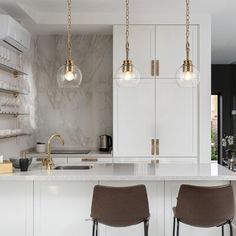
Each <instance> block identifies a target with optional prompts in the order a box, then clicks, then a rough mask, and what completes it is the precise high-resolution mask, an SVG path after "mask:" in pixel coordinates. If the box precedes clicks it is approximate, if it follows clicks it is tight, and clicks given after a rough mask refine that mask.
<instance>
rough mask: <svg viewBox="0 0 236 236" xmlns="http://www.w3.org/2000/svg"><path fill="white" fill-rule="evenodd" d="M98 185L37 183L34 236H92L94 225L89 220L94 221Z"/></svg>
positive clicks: (86, 183)
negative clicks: (95, 193) (93, 208)
mask: <svg viewBox="0 0 236 236" xmlns="http://www.w3.org/2000/svg"><path fill="white" fill-rule="evenodd" d="M95 184H97V182H66V181H65V182H57V181H56V182H54V181H52V182H51V181H48V182H40V181H38V182H35V185H34V187H35V189H34V235H35V236H42V235H43V236H52V235H53V236H61V235H70V236H78V235H84V236H88V235H91V234H92V222H91V221H88V220H86V219H90V207H91V202H92V193H93V187H94V185H95ZM21 235H25V234H21Z"/></svg>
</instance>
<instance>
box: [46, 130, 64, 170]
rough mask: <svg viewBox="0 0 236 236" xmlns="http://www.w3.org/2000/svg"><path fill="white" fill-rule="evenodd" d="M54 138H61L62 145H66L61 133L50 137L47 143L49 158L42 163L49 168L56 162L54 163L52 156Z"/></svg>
mask: <svg viewBox="0 0 236 236" xmlns="http://www.w3.org/2000/svg"><path fill="white" fill-rule="evenodd" d="M54 138H59V139H60V141H61V143H62V145H64V139H63V138H62V136H61V135H60V134H53V135H52V136H51V137H50V138H49V139H48V145H47V149H48V156H47V158H45V159H43V160H42V165H43V166H45V167H46V169H47V170H51V169H52V167H53V165H54V163H53V159H52V156H51V142H52V140H53V139H54Z"/></svg>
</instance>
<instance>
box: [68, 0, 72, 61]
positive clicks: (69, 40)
mask: <svg viewBox="0 0 236 236" xmlns="http://www.w3.org/2000/svg"><path fill="white" fill-rule="evenodd" d="M71 1H72V0H67V10H68V15H67V57H68V60H71V59H72V55H71V54H72V53H71V51H72V43H71Z"/></svg>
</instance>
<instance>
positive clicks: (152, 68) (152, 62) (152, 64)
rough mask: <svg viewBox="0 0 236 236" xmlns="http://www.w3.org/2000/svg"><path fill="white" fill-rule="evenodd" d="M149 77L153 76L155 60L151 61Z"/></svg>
mask: <svg viewBox="0 0 236 236" xmlns="http://www.w3.org/2000/svg"><path fill="white" fill-rule="evenodd" d="M151 76H155V60H151Z"/></svg>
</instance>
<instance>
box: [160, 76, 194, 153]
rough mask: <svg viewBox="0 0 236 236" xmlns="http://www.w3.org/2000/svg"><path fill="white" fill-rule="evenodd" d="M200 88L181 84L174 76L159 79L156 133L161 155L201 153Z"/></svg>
mask: <svg viewBox="0 0 236 236" xmlns="http://www.w3.org/2000/svg"><path fill="white" fill-rule="evenodd" d="M197 92H198V90H197V89H196V88H179V86H178V85H177V83H176V81H175V80H174V79H158V80H157V81H156V117H157V119H156V136H157V138H158V139H159V142H160V143H159V145H160V148H159V151H160V156H166V157H168V156H176V157H184V156H197V143H198V142H197V137H198V129H197V126H198V119H197V117H198V113H197V110H198V99H197Z"/></svg>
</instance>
